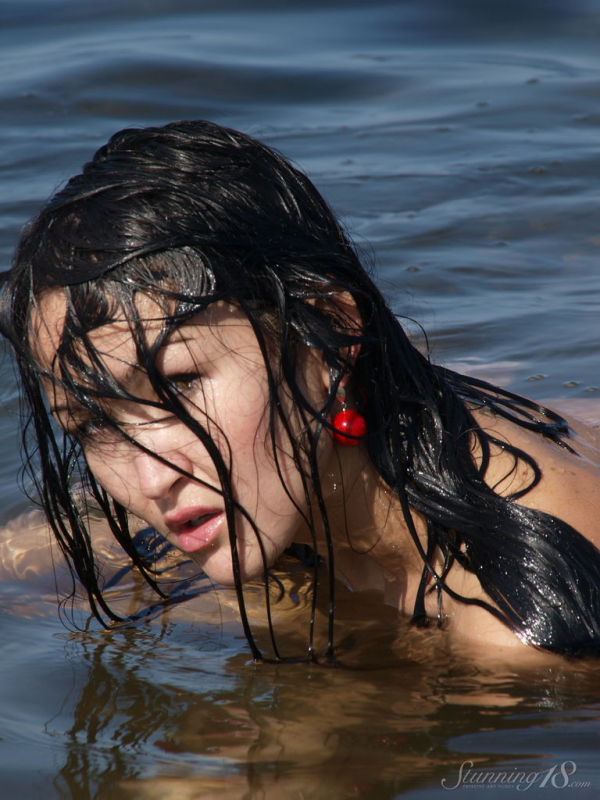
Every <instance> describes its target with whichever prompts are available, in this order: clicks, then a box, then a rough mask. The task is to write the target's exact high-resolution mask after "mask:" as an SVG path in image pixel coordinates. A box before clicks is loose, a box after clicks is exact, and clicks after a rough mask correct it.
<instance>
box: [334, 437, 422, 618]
mask: <svg viewBox="0 0 600 800" xmlns="http://www.w3.org/2000/svg"><path fill="white" fill-rule="evenodd" d="M322 483H323V493H324V497H325V503H326V507H327V514H328V518H329V524H330V529H331V536H332V540H333V546H334V558H335V570H336V575H337V577H338V578H339V579H340V580H342V581H343V582H344V583H346V585H347V586H348V587H349V588H350V589H352V590H354V591H359V592H360V591H368V590H369V591H370V590H375V591H378V592H381V593H383V597H384V601H385V602H386V603H389V604H392V605H394V606H396V607H398V608H399V609H400V610H401V611H403V612H406V613H411V612H412V607H413V605H414V599H415V595H416V590H417V586H418V582H419V580H420V576H421V571H422V568H423V564H422V561H421V558H420V556H419V554H418V552H417V548H416V546H415V543H414V541H413V539H412V536H411V535H410V533H409V530H408V525H407V522H406V520H405V518H404V514H403V512H402V509H401V507H400V503H399V501H398V498H397V497H396V495H395V494H393V493H392V492H391V491H390V490H389V488H388V487H387V486H386V485H385V484H384V483H383V481H382V479H381V477H380V476H379V474H378V473H377V472H376V471H375V469H374V467H373V465H372V464H371V462H370V460H369V459H368V457H367V455H366V454H365V453H364V452H363V450H362V448H361V447H356V448H352V449H350V448H348V449H347V450H344V451H338V450H336V451H335V452H334V453H333V456H332V459H331V460H330V463H329V467H328V469H327V470H326V471H325V472H324V473H323V478H322ZM412 518H413V522H414V524H415V527H416V529H417V533H418V535H419V536H420V538H421V541H422V543H423V546H425V529H426V526H425V522H424V520H423V519H422V518H421V517H420V516H419V515H417V514H416V513H415V512H412Z"/></svg>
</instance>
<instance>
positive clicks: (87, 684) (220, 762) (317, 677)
mask: <svg viewBox="0 0 600 800" xmlns="http://www.w3.org/2000/svg"><path fill="white" fill-rule="evenodd" d="M165 636H166V637H168V642H167V643H166V644H165V643H163V642H164V637H165ZM195 639H196V641H194V642H193V643H192V642H190V641H189V637H188V641H186V637H185V636H184V637H181V638H179V637H178V636H177V634H173V632H172V631H169V630H168V628H165V629H163V630H162V631H160V632H159V631H127V632H125V633H124V634H117V635H111V636H109V637H103V641H99V640H98V638H97V637H94V636H92V637H90V638H89V639H87V640H79V641H78V642H77V643H76V644H73V645H71V647H70V652H69V660H70V661H72V662H76V663H77V672H78V675H79V683H80V685H79V686H78V689H77V697H76V698H74V703H73V709H72V712H71V715H70V720H71V726H70V727H69V728H68V729H67V730H64V731H61V739H62V748H61V749H63V750H64V763H63V765H62V766H61V768H60V771H59V774H58V779H57V786H58V787H60V788H61V791H62V792H63V795H61V796H65V797H88V796H89V797H106V798H108V797H111V798H112V797H116V798H121V797H123V798H128V797H140V798H141V797H143V798H156V799H157V800H158V799H159V798H161V799H162V798H167V797H173V798H188V797H189V798H200V797H202V798H204V797H207V798H208V797H214V796H216V793H217V792H218V793H219V796H225V797H231V798H236V797H238V798H239V797H249V798H250V797H256V798H259V797H269V798H271V797H272V798H280V797H286V798H287V797H290V798H297V797H357V796H358V797H394V796H396V794H397V793H399V792H403V791H406V790H408V789H411V788H415V787H419V786H421V785H422V784H424V783H426V784H437V785H438V786H439V785H440V781H441V779H442V778H447V779H448V781H450V780H451V778H452V776H453V775H455V774H456V772H457V770H458V769H459V767H460V764H461V763H463V762H464V761H465V760H466V759H469V760H471V761H473V762H474V764H476V765H479V766H486V767H490V766H493V765H494V764H495V763H500V762H502V761H506V759H507V758H510V756H511V753H514V752H515V748H514V745H515V742H518V744H519V746H518V747H517V749H516V753H518V754H519V756H518V757H519V759H520V761H521V762H522V763H528V762H530V763H532V764H533V767H530V768H538V769H539V764H537V763H536V761H535V760H531V759H530V757H529V756H528V755H527V754H528V745H530V744H531V742H532V736H531V732H532V731H535V740H536V741H538V740H539V739H540V737H541V738H542V739H545V740H546V741H545V742H544V743H545V744H546V743H548V744H550V745H554V748H555V749H556V744H557V743H556V740H555V739H554V738H553V735H552V732H553V729H554V730H556V728H560V727H561V724H564V722H565V721H566V722H567V723H568V724H570V725H571V726H573V728H576V727H579V728H580V729H581V728H582V726H585V725H587V740H588V747H589V746H590V745H592V744H593V741H594V738H595V736H596V733H595V731H596V730H597V727H596V726H597V723H598V713H599V709H598V707H597V706H596V707H595V708H594V707H593V706H590V707H589V708H588V709H586V711H585V712H580V713H575V714H574V713H572V712H571V711H570V710H569V707H570V705H571V704H572V703H573V702H574V700H575V701H576V702H579V701H580V700H581V698H582V697H585V696H586V695H587V696H588V697H590V698H594V699H595V698H596V697H597V692H598V688H599V682H598V675H597V673H595V672H593V671H590V672H588V671H586V670H585V669H584V668H582V669H579V670H578V669H568V670H565V671H564V672H561V671H557V672H555V673H553V674H547V672H544V673H539V674H535V673H533V674H529V675H526V676H521V677H519V676H515V675H511V674H506V675H502V674H494V675H482V674H478V671H477V670H476V669H474V668H469V667H467V666H465V665H464V664H463V665H460V664H458V663H457V664H453V665H450V666H449V665H448V664H446V666H445V668H443V669H442V668H440V663H439V662H438V663H434V664H430V665H428V664H427V663H423V662H421V663H419V662H417V661H415V662H410V661H405V662H404V663H399V664H398V665H397V666H396V667H395V668H388V669H385V670H380V669H370V670H369V669H362V670H360V669H357V670H353V669H346V668H341V667H340V668H337V669H332V668H322V667H315V666H307V665H282V666H272V665H260V666H252V665H251V664H249V663H248V660H247V658H246V657H245V656H244V655H242V654H240V653H235V654H233V655H228V654H227V652H225V653H224V654H223V653H220V652H218V651H217V652H215V651H213V649H212V648H213V647H214V641H211V637H210V634H209V635H208V636H207V641H206V642H204V640H203V638H202V636H198V632H196V636H195ZM205 643H206V645H207V649H206V650H205V649H204V646H203V645H204V644H205ZM162 648H164V649H166V651H167V652H166V653H164V652H161V649H162ZM227 649H228V648H226V651H227ZM573 681H577V683H578V690H577V693H576V697H573ZM528 731H529V732H530V733H529V735H525V736H524V735H523V734H527V732H528ZM490 732H493V735H494V737H495V740H494V745H495V747H494V750H495V752H498V753H502V755H501V756H494V755H491V754H488V753H489V751H488V750H487V749H486V746H485V745H486V744H487V741H488V740H487V738H486V737H488V736H489V735H490ZM545 732H546V735H545ZM554 735H555V734H554ZM584 739H585V736H583V737H582V736H580V738H579V744H578V747H579V748H581V746H582V742H583V741H584ZM586 755H587V757H588V759H589V756H590V753H589V751H588V753H587V754H586ZM565 757H570V758H573V757H574V752H573V742H572V741H571V742H570V750H569V751H568V754H567V755H566V756H565ZM581 766H582V767H583V765H581Z"/></svg>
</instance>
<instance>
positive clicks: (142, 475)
mask: <svg viewBox="0 0 600 800" xmlns="http://www.w3.org/2000/svg"><path fill="white" fill-rule="evenodd" d="M160 459H163V460H162V461H161V460H160ZM165 462H166V463H165ZM134 463H135V469H136V473H137V479H138V485H139V487H140V492H141V493H142V495H143V496H144V497H146V498H147V499H148V500H160V499H162V498H164V497H167V496H168V494H169V492H170V491H171V489H172V488H173V487H174V486H175V484H176V483H177V482H178V481H179V480H180V479H185V476H184V475H182V474H181V472H179V470H178V469H176V468H177V467H178V468H179V469H182V470H185V471H186V472H188V473H191V472H192V462H191V461H190V459H189V458H188V457H187V456H186V455H185V453H183V452H181V450H171V451H167V452H164V451H163V452H160V454H159V456H158V455H153V454H152V453H148V452H145V451H144V450H139V449H138V450H137V452H136V453H135V455H134Z"/></svg>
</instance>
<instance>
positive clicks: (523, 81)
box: [0, 0, 600, 800]
mask: <svg viewBox="0 0 600 800" xmlns="http://www.w3.org/2000/svg"><path fill="white" fill-rule="evenodd" d="M0 37H1V47H0V63H1V65H2V69H1V70H0V101H1V102H0V186H1V187H2V192H1V193H0V256H1V257H2V261H3V263H4V264H6V263H7V262H8V260H9V258H10V254H11V251H12V248H13V246H14V242H15V239H16V236H17V234H18V231H19V228H20V226H21V225H22V224H23V222H24V221H25V220H26V219H27V218H28V217H29V216H30V215H31V214H32V213H34V211H35V210H36V208H37V207H38V206H39V204H40V202H42V201H43V199H45V198H46V197H47V196H48V195H49V194H50V193H51V192H52V191H53V190H54V189H55V188H56V187H57V185H59V184H60V182H62V181H63V180H64V179H66V178H67V177H68V176H69V175H70V174H71V173H72V172H73V171H75V170H77V169H78V168H79V167H80V166H81V164H82V163H83V162H84V161H85V160H86V159H87V158H88V157H89V156H90V155H91V153H92V151H93V150H94V149H95V148H96V147H97V146H98V145H99V144H101V143H102V142H103V141H104V140H105V139H106V138H107V136H108V135H109V134H110V133H112V132H113V131H115V130H117V129H118V128H120V127H124V126H126V125H147V124H161V123H165V122H168V121H171V120H173V119H181V118H197V117H204V118H209V119H214V120H215V121H217V122H220V123H223V124H228V125H231V126H233V127H239V128H241V129H243V130H246V131H248V132H250V133H253V134H255V135H257V136H259V137H260V138H262V139H264V140H265V141H267V142H268V143H270V144H271V145H274V146H275V147H278V148H279V149H281V150H282V152H284V153H285V154H287V155H288V156H290V157H291V158H292V159H294V160H295V161H296V162H297V163H298V164H300V165H301V166H302V167H303V168H304V169H305V170H306V171H307V172H308V173H309V175H310V176H311V177H312V178H313V180H314V181H315V182H316V184H317V185H318V186H319V187H320V188H321V189H322V191H323V192H324V193H325V195H326V196H327V198H328V199H329V200H330V202H331V203H332V204H333V206H334V207H335V209H336V210H337V212H338V213H339V214H340V215H341V217H342V218H343V220H344V221H345V223H346V225H347V226H348V228H349V229H350V230H351V231H352V232H353V235H354V237H355V240H356V241H357V243H358V244H359V246H360V247H361V248H362V250H363V252H364V253H365V257H366V258H367V259H368V260H370V261H372V262H373V263H374V264H375V266H376V270H377V275H378V280H379V281H380V283H381V285H382V286H384V287H385V288H386V291H387V293H388V295H389V297H390V299H391V301H392V303H393V304H394V307H395V308H396V310H397V311H398V313H400V314H403V315H406V316H407V317H410V318H412V319H414V320H416V321H417V322H418V323H420V324H422V325H424V327H425V328H426V330H427V332H428V335H429V342H430V346H431V348H432V350H433V353H434V355H435V357H436V358H437V359H438V360H440V361H443V362H444V363H447V364H451V365H456V364H461V365H462V366H463V368H464V369H465V370H470V371H471V372H474V373H477V374H482V375H485V376H491V377H492V378H493V379H495V380H498V381H500V382H502V383H503V384H504V385H506V386H508V387H509V388H511V389H513V390H515V391H517V392H521V393H524V394H528V395H529V396H533V397H536V398H540V399H552V400H553V401H554V402H555V403H557V404H559V405H560V404H561V403H562V404H565V403H566V404H568V405H569V406H570V407H571V408H575V409H576V410H577V412H578V413H580V414H582V415H584V416H585V415H587V416H590V417H593V416H594V415H595V414H596V417H597V411H596V409H597V399H598V397H599V395H598V390H599V388H600V377H599V366H600V348H599V346H598V335H597V334H598V322H597V317H598V310H599V298H600V270H598V269H597V260H598V248H599V246H600V233H599V231H598V227H597V186H598V179H599V177H600V158H599V156H598V141H599V126H600V92H599V89H598V87H599V86H600V57H599V56H598V53H599V52H600V51H599V44H600V41H599V40H600V6H599V5H598V4H597V3H595V2H593V0H587V2H586V1H585V0H569V1H568V2H567V0H550V1H549V0H544V1H543V2H542V0H538V2H533V1H531V0H530V2H527V3H523V2H517V1H516V0H512V2H509V1H508V0H503V2H499V0H498V1H497V0H490V1H489V2H486V3H481V2H476V0H472V1H469V0H462V1H461V0H437V2H436V0H420V1H419V0H412V2H389V3H368V2H366V0H344V1H342V0H337V2H334V1H333V0H331V1H330V2H326V1H325V0H320V2H307V1H306V0H304V2H286V3H282V2H281V0H279V1H278V2H274V0H263V1H262V2H260V0H250V2H244V0H207V2H201V0H195V1H194V2H192V0H169V1H167V0H124V1H121V0H106V1H105V2H103V3H92V2H85V0H84V2H81V0H79V1H78V2H74V0H12V1H11V0H3V2H2V3H1V5H0ZM409 325H410V327H411V330H413V332H414V333H415V335H416V336H419V335H420V334H419V330H418V327H417V325H416V324H415V323H409ZM2 386H3V387H4V388H3V393H2V397H3V404H2V411H1V414H0V436H1V438H2V453H3V458H2V463H1V464H0V486H1V488H2V498H3V507H2V520H3V521H4V522H7V521H8V520H10V519H12V518H13V517H15V516H16V515H17V514H18V513H21V512H23V511H25V510H27V508H28V503H27V501H26V499H25V498H24V497H23V496H22V495H21V493H20V491H19V488H18V481H17V480H16V475H17V472H18V468H19V466H18V465H19V455H18V450H19V448H18V441H17V434H16V431H17V411H18V406H17V402H16V393H15V387H14V379H13V377H12V373H11V370H10V364H9V363H8V362H5V363H4V366H3V379H2ZM23 541H24V542H25V541H26V540H25V539H24V540H23ZM24 547H25V545H24ZM23 563H25V562H23ZM23 568H24V567H23ZM201 588H203V589H204V587H201ZM205 588H206V591H205V592H204V591H203V593H201V594H200V596H198V597H197V598H195V599H193V600H192V601H191V602H190V603H188V604H184V605H182V606H179V607H177V608H176V609H172V610H171V611H168V612H164V613H156V614H155V615H154V616H151V617H149V618H148V619H147V620H145V621H144V622H142V623H139V624H138V625H137V626H134V627H131V628H127V629H124V630H120V631H114V632H111V633H109V634H106V633H102V632H99V631H97V630H96V629H94V626H91V628H90V629H89V630H88V631H87V632H86V633H71V632H69V630H67V629H66V628H65V627H63V625H62V624H61V623H60V621H59V620H58V618H57V615H56V611H55V594H54V592H53V584H52V579H51V578H50V577H46V578H44V579H41V578H37V579H35V580H34V579H31V576H30V579H29V580H27V581H19V580H9V579H8V577H7V580H6V581H5V582H4V583H3V584H2V590H1V594H2V606H3V608H4V609H5V610H4V612H3V614H2V617H1V621H0V624H1V625H2V629H3V648H4V653H3V658H2V660H1V663H0V708H1V709H2V711H1V714H2V722H1V723H0V735H1V736H2V739H1V740H0V759H1V764H2V780H1V781H0V796H1V797H2V798H4V797H5V798H7V800H12V798H19V800H29V798H42V799H43V800H45V799H46V798H74V799H76V800H84V799H85V800H87V798H111V800H112V799H113V798H116V799H117V800H120V798H123V800H127V798H144V799H148V800H151V799H152V798H160V800H163V798H177V800H180V798H181V799H182V800H188V798H189V799H190V800H191V798H211V797H217V796H218V797H219V798H222V800H225V798H230V797H231V798H250V797H252V798H255V797H256V798H258V797H261V798H262V797H266V798H278V799H279V798H321V797H330V798H355V797H361V798H362V797H364V798H386V799H387V798H395V797H400V796H402V797H405V796H406V797H410V798H415V799H416V798H423V799H425V798H435V799H436V800H439V798H440V797H442V796H444V797H445V796H448V792H449V791H450V790H451V789H452V787H454V786H455V785H456V789H452V790H453V791H455V793H456V796H462V792H464V791H467V790H466V789H465V788H464V782H463V783H461V780H462V779H461V778H460V774H461V773H460V769H461V765H462V764H463V763H464V762H473V766H472V769H474V770H479V772H480V774H484V775H485V771H486V770H487V771H488V772H489V770H490V769H491V768H493V769H494V770H495V773H494V774H496V775H498V774H500V773H501V772H502V770H503V771H504V774H505V776H507V777H505V778H502V779H497V780H500V783H498V784H496V788H497V789H498V790H500V789H505V790H507V791H508V790H511V791H513V792H514V791H517V787H519V786H520V788H521V789H526V790H527V791H528V793H529V796H530V797H539V796H541V797H547V796H548V795H549V794H550V795H551V793H552V791H553V790H559V789H560V788H561V787H562V786H563V785H564V784H566V785H568V787H569V788H570V789H571V791H572V795H570V796H575V797H577V798H582V800H583V798H588V797H595V796H596V795H597V792H598V788H599V787H600V774H599V773H600V767H599V765H598V757H597V751H598V745H597V741H598V734H599V733H600V719H599V718H600V705H599V702H598V699H599V696H600V692H599V689H600V677H599V673H598V670H597V668H596V667H595V665H593V664H591V665H586V664H579V665H567V666H563V665H559V664H557V665H556V666H554V667H552V668H551V669H537V670H529V671H522V672H515V671H514V670H496V671H494V672H491V673H487V672H483V671H482V670H481V669H479V668H477V667H476V666H473V665H471V664H469V663H467V662H465V661H464V660H461V659H458V658H456V657H452V656H450V655H448V654H447V653H444V652H442V650H441V647H440V644H439V641H438V640H437V639H435V637H434V638H433V639H431V638H428V636H429V635H428V634H422V635H421V634H418V633H416V632H413V631H407V630H406V629H405V628H404V627H403V624H402V623H401V622H400V623H398V622H397V621H396V620H395V619H391V618H390V619H385V620H382V621H380V623H379V625H380V626H384V622H385V626H387V629H386V631H382V630H379V629H377V630H374V629H373V626H372V625H369V622H368V619H369V614H368V609H367V610H363V611H362V612H361V613H362V617H361V620H359V621H356V620H355V618H354V617H355V616H356V613H357V612H356V609H355V610H354V611H352V608H351V607H350V608H345V609H344V608H343V609H342V612H341V616H342V617H344V619H342V620H341V621H340V626H341V627H340V632H339V636H340V640H341V641H342V642H343V646H342V654H343V656H344V659H343V660H344V663H345V664H346V665H347V666H345V667H343V668H340V669H334V670H332V669H325V668H319V667H310V668H308V667H306V666H305V665H286V666H279V667H277V666H272V665H271V666H270V665H260V666H254V665H251V664H250V663H249V658H248V651H247V648H246V646H245V643H244V640H243V637H242V636H241V633H240V630H239V627H238V625H237V622H236V615H235V609H234V604H233V601H232V599H231V598H230V597H229V596H228V595H227V593H223V594H222V595H221V596H218V597H215V593H214V592H212V591H210V590H209V587H205ZM142 600H143V598H142ZM257 613H258V612H257ZM280 614H281V617H282V619H283V622H284V623H285V625H287V626H288V627H290V629H291V631H292V632H291V633H290V636H291V638H292V639H294V635H296V634H294V625H295V619H294V615H293V614H292V612H291V611H290V610H289V609H282V610H281V612H280ZM353 614H354V617H353ZM78 618H79V620H80V622H82V623H83V622H84V621H85V620H84V618H83V617H82V616H81V614H80V616H79V617H78ZM363 628H364V630H363ZM301 629H302V628H301V626H299V627H298V630H300V631H301ZM298 635H299V634H298ZM294 641H295V640H294ZM361 666H362V668H361ZM367 667H368V668H367ZM573 765H574V766H575V768H576V771H575V773H574V774H571V773H572V770H573ZM468 768H469V765H468V764H467V765H466V766H465V767H463V774H464V771H465V770H466V769H468ZM519 772H520V773H521V778H520V782H519V780H517V778H516V777H515V776H518V773H519ZM536 773H538V774H537V775H536ZM511 776H512V777H511ZM485 780H486V779H482V778H480V779H479V784H478V785H479V791H480V792H482V791H486V790H487V789H490V788H491V786H490V785H486V783H485ZM544 780H545V781H546V782H545V784H544V785H542V784H543V783H544ZM442 782H444V783H442ZM579 784H588V785H587V786H583V785H579ZM471 791H474V790H471ZM449 796H452V795H449Z"/></svg>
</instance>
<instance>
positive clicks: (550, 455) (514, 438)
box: [444, 411, 600, 665]
mask: <svg viewBox="0 0 600 800" xmlns="http://www.w3.org/2000/svg"><path fill="white" fill-rule="evenodd" d="M559 413H561V414H562V411H560V412H559ZM562 415H563V416H565V415H564V414H562ZM475 416H476V419H477V421H478V423H479V425H480V426H481V428H482V429H484V430H485V431H487V432H488V433H489V434H490V435H491V436H492V437H493V438H494V439H495V440H497V441H498V442H499V444H498V445H497V446H493V447H492V455H491V461H490V466H489V468H488V470H487V472H486V476H485V477H486V481H487V482H488V484H489V485H490V486H492V487H494V488H495V490H496V491H497V492H498V493H499V494H502V495H505V496H509V495H511V494H514V493H517V492H520V491H522V490H523V489H526V488H527V487H528V486H530V485H531V484H532V481H533V478H534V471H533V469H532V468H531V466H529V465H528V464H527V463H526V461H519V462H518V463H517V464H516V465H515V458H514V456H513V455H512V454H511V453H510V452H509V450H508V449H505V447H504V446H503V444H502V443H505V444H510V445H512V446H513V447H514V448H518V449H519V450H522V451H524V452H526V453H528V454H529V455H530V456H531V457H532V458H533V459H534V460H535V462H536V464H537V467H538V468H539V471H540V480H539V482H538V483H537V484H536V485H535V486H533V487H532V488H531V489H530V490H529V491H527V492H526V493H525V494H524V495H523V496H521V497H519V498H518V499H517V500H515V502H517V503H519V504H521V505H523V506H526V507H528V508H532V509H536V510H538V511H542V512H544V513H547V514H550V515H552V516H554V517H557V518H559V519H561V520H563V521H564V522H566V523H568V524H569V525H571V526H572V527H574V528H575V529H576V530H577V531H579V533H581V534H582V535H583V536H584V537H585V538H586V539H588V540H589V541H590V542H592V544H594V545H595V546H596V547H598V548H600V428H598V427H595V425H594V424H592V425H589V424H585V423H583V422H581V421H579V420H577V419H575V418H571V417H569V418H567V422H568V424H569V428H570V433H569V436H568V437H567V438H566V439H565V441H566V443H567V444H568V446H569V448H570V449H565V448H562V447H560V446H559V445H557V444H555V443H554V442H552V441H551V440H549V439H546V438H544V437H542V436H540V435H539V434H536V433H533V432H531V431H528V430H526V429H524V428H522V427H521V426H519V425H515V424H513V423H511V422H509V421H507V420H504V419H501V418H498V417H497V416H495V415H493V414H491V413H488V412H481V411H476V412H475ZM599 416H600V415H599ZM571 451H573V452H571ZM475 457H476V458H477V449H476V450H475ZM447 585H448V587H449V588H450V589H451V590H453V591H454V592H456V593H457V594H459V595H461V596H462V597H465V598H470V599H476V600H483V601H485V602H487V603H490V599H489V598H488V597H487V595H486V594H485V592H484V591H483V589H482V587H481V585H480V583H479V580H478V579H477V577H476V576H475V575H473V574H472V573H470V572H467V571H465V570H463V569H462V568H461V567H460V566H459V565H455V568H453V569H452V570H451V571H450V573H449V575H448V578H447ZM444 609H445V613H446V617H447V626H448V633H449V637H450V641H451V642H452V644H453V646H454V647H456V648H457V649H458V650H460V651H461V652H463V653H464V654H466V655H470V656H472V657H475V658H476V659H477V660H478V661H490V662H494V663H497V662H501V661H505V662H507V663H511V664H523V665H527V664H536V663H540V662H547V661H549V660H552V659H556V658H559V657H558V656H555V655H553V654H551V653H549V652H547V651H543V650H540V649H538V648H535V647H532V646H531V645H529V644H526V643H525V642H523V641H522V640H521V639H520V638H519V637H518V636H517V635H516V634H515V633H513V632H512V631H511V630H510V629H509V628H508V627H506V625H504V623H502V622H501V621H500V620H498V619H497V618H496V617H494V616H493V615H492V614H490V613H489V612H488V611H486V610H485V609H483V608H481V607H479V606H476V605H469V604H465V603H461V602H459V601H456V600H454V599H453V598H452V597H450V596H447V597H446V598H445V599H444Z"/></svg>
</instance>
